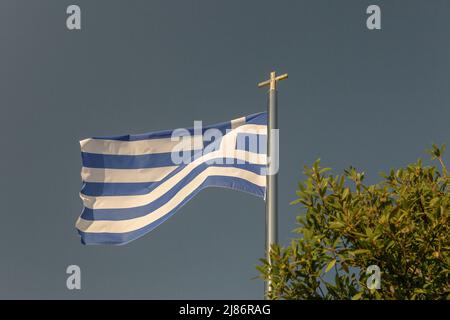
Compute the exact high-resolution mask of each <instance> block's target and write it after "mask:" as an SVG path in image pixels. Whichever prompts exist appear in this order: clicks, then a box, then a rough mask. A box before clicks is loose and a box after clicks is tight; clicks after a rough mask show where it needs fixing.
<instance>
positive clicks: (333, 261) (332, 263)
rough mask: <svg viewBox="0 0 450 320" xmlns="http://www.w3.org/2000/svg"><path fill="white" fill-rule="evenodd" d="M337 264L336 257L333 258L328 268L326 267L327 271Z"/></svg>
mask: <svg viewBox="0 0 450 320" xmlns="http://www.w3.org/2000/svg"><path fill="white" fill-rule="evenodd" d="M335 264H336V259H333V260H331V261H330V262H329V263H328V265H327V268H326V269H325V273H326V272H328V271H330V270H331V268H333V267H334V265H335Z"/></svg>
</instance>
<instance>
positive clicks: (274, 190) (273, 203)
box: [258, 72, 288, 299]
mask: <svg viewBox="0 0 450 320" xmlns="http://www.w3.org/2000/svg"><path fill="white" fill-rule="evenodd" d="M287 76H288V75H287V74H284V75H281V76H278V77H276V76H275V72H271V74H270V79H269V80H267V81H265V82H261V83H260V84H259V85H258V86H259V87H264V86H267V85H269V103H268V106H267V159H268V174H267V176H266V256H267V260H268V261H269V263H270V247H271V246H272V245H273V244H276V243H278V232H277V231H278V226H277V221H278V216H277V215H278V213H277V211H278V210H277V207H278V203H277V202H278V200H277V199H278V174H277V169H278V164H277V163H275V161H277V160H278V154H276V153H277V152H278V146H277V143H278V139H277V136H276V135H275V134H274V131H275V130H276V129H278V119H277V112H278V110H277V87H276V83H277V81H280V80H283V79H286V78H287ZM275 165H276V167H275ZM270 290H272V281H271V280H270V278H269V279H268V281H266V284H265V298H266V299H267V298H268V294H269V292H270Z"/></svg>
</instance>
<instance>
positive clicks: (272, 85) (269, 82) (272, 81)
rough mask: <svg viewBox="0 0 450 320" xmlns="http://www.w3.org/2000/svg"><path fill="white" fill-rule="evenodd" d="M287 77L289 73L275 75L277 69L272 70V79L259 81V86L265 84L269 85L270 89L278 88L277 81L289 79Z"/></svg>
mask: <svg viewBox="0 0 450 320" xmlns="http://www.w3.org/2000/svg"><path fill="white" fill-rule="evenodd" d="M287 77H288V74H287V73H285V74H282V75H281V76H278V77H277V76H276V75H275V71H272V72H271V73H270V79H269V80H266V81H264V82H260V83H258V87H259V88H262V87H265V86H269V90H276V88H277V81H281V80H284V79H287Z"/></svg>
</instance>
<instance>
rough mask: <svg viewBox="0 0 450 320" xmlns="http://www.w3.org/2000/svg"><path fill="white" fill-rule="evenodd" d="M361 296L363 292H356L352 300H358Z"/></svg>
mask: <svg viewBox="0 0 450 320" xmlns="http://www.w3.org/2000/svg"><path fill="white" fill-rule="evenodd" d="M362 295H363V292H362V291H361V292H358V293H357V294H355V295H354V296H353V297H352V300H360V299H361V297H362Z"/></svg>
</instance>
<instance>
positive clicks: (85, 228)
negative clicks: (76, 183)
mask: <svg viewBox="0 0 450 320" xmlns="http://www.w3.org/2000/svg"><path fill="white" fill-rule="evenodd" d="M266 139H267V114H266V113H265V112H263V113H258V114H254V115H250V116H247V117H242V118H239V119H236V120H232V121H228V122H224V123H220V124H216V125H210V126H206V127H200V130H198V128H197V127H196V126H194V128H191V129H176V130H168V131H160V132H152V133H146V134H139V135H124V136H112V137H97V138H90V139H85V140H82V141H80V145H81V155H82V162H83V167H82V170H81V177H82V181H83V184H82V189H81V192H80V197H81V199H82V201H83V205H84V208H83V211H82V213H81V216H80V217H79V218H78V220H77V222H76V228H77V229H78V232H79V234H80V235H81V241H82V243H84V244H125V243H128V242H130V241H132V240H135V239H137V238H139V237H141V236H143V235H144V234H146V233H147V232H149V231H151V230H152V229H154V228H156V227H157V226H158V225H160V224H161V223H162V222H164V221H165V220H167V219H168V218H169V217H171V216H172V215H173V214H174V213H175V212H176V211H177V210H178V209H179V208H180V207H181V206H183V205H184V204H185V203H186V202H187V201H189V200H190V199H191V198H192V197H194V196H195V195H196V194H197V193H198V192H199V191H200V190H202V189H203V188H206V187H211V186H212V187H225V188H231V189H234V190H240V191H245V192H248V193H250V194H253V195H256V196H259V197H265V187H266V177H265V176H266V167H267V159H266V158H267V157H266V141H267V140H266ZM210 209H211V210H212V209H213V208H210Z"/></svg>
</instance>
